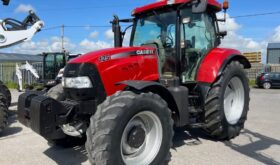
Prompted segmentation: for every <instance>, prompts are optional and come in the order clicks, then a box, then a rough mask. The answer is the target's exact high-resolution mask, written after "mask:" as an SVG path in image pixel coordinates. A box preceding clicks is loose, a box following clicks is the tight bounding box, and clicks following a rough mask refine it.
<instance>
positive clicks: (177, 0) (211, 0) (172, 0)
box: [132, 0, 222, 15]
mask: <svg viewBox="0 0 280 165" xmlns="http://www.w3.org/2000/svg"><path fill="white" fill-rule="evenodd" d="M191 1H192V0H161V1H158V2H155V3H152V4H149V5H146V6H142V7H138V8H136V9H134V11H133V13H132V15H137V14H140V13H143V12H147V11H150V10H153V9H160V8H163V7H166V6H168V5H178V4H183V3H190V2H191ZM208 5H209V6H211V7H212V8H214V9H215V10H216V11H217V12H219V11H221V9H222V5H221V4H220V3H219V2H217V1H216V0H208Z"/></svg>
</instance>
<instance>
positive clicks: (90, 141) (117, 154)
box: [86, 91, 173, 165]
mask: <svg viewBox="0 0 280 165" xmlns="http://www.w3.org/2000/svg"><path fill="white" fill-rule="evenodd" d="M172 137H173V120H172V118H171V111H170V110H169V109H168V106H167V104H166V102H165V101H164V100H162V99H161V98H160V97H159V96H158V95H155V94H152V93H141V94H135V93H133V92H128V91H125V92H118V93H116V94H115V95H113V96H111V97H108V98H107V99H106V101H104V102H103V103H102V104H101V105H99V106H98V109H97V111H96V113H95V115H93V116H92V117H91V122H90V126H89V128H88V130H87V142H86V149H87V152H88V155H89V160H90V162H91V164H94V165H98V164H103V165H107V164H118V165H123V164H126V165H134V164H138V165H149V164H152V165H158V164H161V165H163V164H167V163H168V162H169V160H170V152H169V150H170V148H171V144H172Z"/></svg>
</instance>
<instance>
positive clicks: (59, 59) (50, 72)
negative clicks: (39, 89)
mask: <svg viewBox="0 0 280 165" xmlns="http://www.w3.org/2000/svg"><path fill="white" fill-rule="evenodd" d="M42 56H43V75H42V80H41V82H42V83H43V84H44V86H45V87H46V88H47V89H50V88H52V87H54V86H56V85H57V84H59V83H61V79H62V75H63V71H64V67H65V65H66V63H67V62H68V61H70V60H73V59H74V58H77V57H79V56H81V54H70V53H68V52H46V53H43V54H42Z"/></svg>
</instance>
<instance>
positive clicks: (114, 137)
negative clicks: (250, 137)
mask: <svg viewBox="0 0 280 165" xmlns="http://www.w3.org/2000/svg"><path fill="white" fill-rule="evenodd" d="M227 6H228V3H227V1H225V3H224V7H223V8H224V9H227V8H228V7H227ZM221 10H222V5H221V4H219V3H218V2H217V1H216V0H163V1H158V2H155V3H153V4H150V5H146V6H144V7H140V8H136V9H135V10H134V11H133V12H132V15H133V18H132V19H124V20H119V19H118V17H117V16H115V19H114V20H113V21H112V22H111V23H112V27H113V32H114V35H115V48H111V49H105V50H100V51H96V52H91V53H88V54H86V55H84V56H81V57H79V58H76V59H75V60H73V61H71V62H69V63H68V64H67V65H66V68H65V70H64V75H63V80H62V86H60V87H59V86H57V87H55V90H50V91H51V92H49V93H48V94H47V95H38V94H36V93H25V94H23V95H21V96H20V98H19V119H20V122H21V123H23V124H24V125H27V126H30V127H31V128H32V129H33V130H34V131H35V132H37V133H38V134H40V135H41V136H43V137H44V138H45V139H47V140H48V141H51V142H53V143H57V144H59V143H61V142H69V141H70V139H71V138H73V137H77V138H79V137H80V138H81V137H84V136H85V134H86V137H87V141H86V149H87V152H88V156H89V160H90V162H91V163H92V164H97V165H100V164H102V165H103V164H116V165H122V164H127V165H134V164H137V165H148V164H154V165H159V164H167V163H168V162H169V160H170V151H169V150H170V147H171V146H172V138H173V129H174V127H185V126H189V127H192V128H202V129H203V130H204V131H205V132H206V133H208V134H209V135H210V136H212V137H214V138H217V139H219V140H228V139H232V138H234V137H236V136H238V135H239V133H240V130H241V129H242V128H244V123H245V120H246V117H247V112H248V109H249V86H248V79H247V77H246V74H245V71H244V68H250V67H251V66H250V63H249V62H248V60H247V59H246V58H245V57H244V56H242V55H241V53H240V52H239V51H237V50H233V49H223V48H217V47H218V46H219V44H220V41H221V38H222V37H223V36H224V35H225V34H226V33H225V32H220V31H219V27H218V21H224V20H218V19H217V18H216V13H217V12H219V11H221ZM120 23H132V24H133V25H132V27H133V28H132V29H133V30H132V35H131V40H130V47H122V41H123V36H124V32H122V31H121V28H120ZM62 87H63V88H62ZM61 96H63V97H61Z"/></svg>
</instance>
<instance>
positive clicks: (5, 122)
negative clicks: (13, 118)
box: [0, 93, 8, 133]
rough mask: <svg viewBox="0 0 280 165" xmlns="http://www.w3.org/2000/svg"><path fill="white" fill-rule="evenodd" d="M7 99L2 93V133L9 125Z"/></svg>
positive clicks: (0, 122)
mask: <svg viewBox="0 0 280 165" xmlns="http://www.w3.org/2000/svg"><path fill="white" fill-rule="evenodd" d="M6 102H7V100H6V97H5V96H4V95H3V94H2V93H0V133H1V132H2V131H3V130H4V129H5V128H6V126H7V125H8V107H7V103H6Z"/></svg>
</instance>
